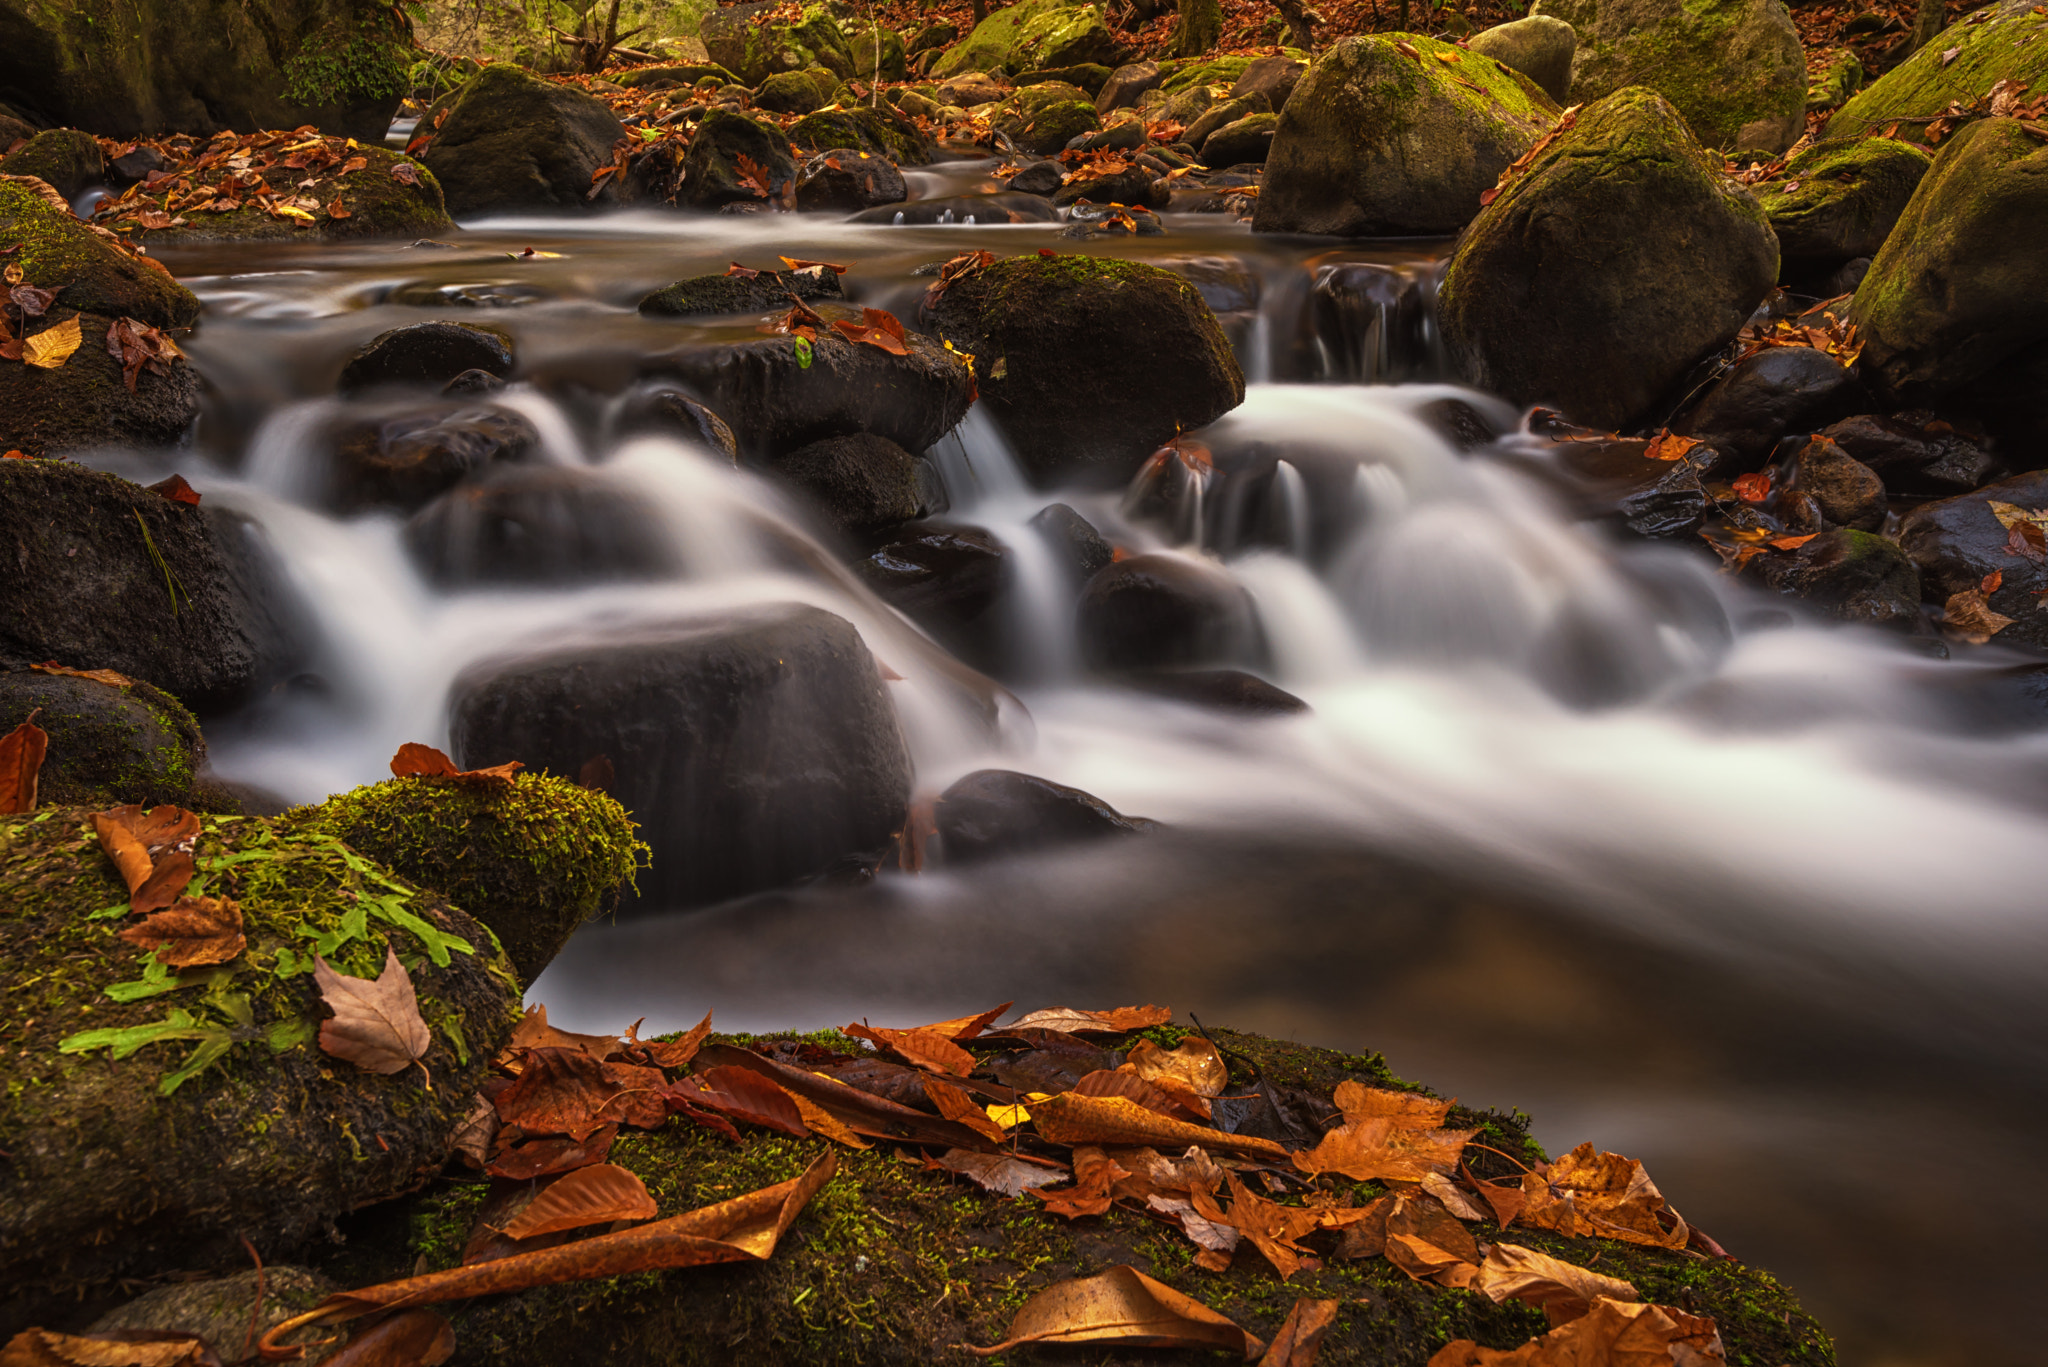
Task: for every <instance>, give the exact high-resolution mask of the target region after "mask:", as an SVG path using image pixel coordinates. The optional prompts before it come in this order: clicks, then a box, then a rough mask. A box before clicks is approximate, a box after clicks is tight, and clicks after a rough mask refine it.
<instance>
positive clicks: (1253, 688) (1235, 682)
mask: <svg viewBox="0 0 2048 1367" xmlns="http://www.w3.org/2000/svg"><path fill="white" fill-rule="evenodd" d="M1117 681H1118V682H1119V683H1122V684H1124V685H1125V686H1126V687H1129V688H1135V689H1138V690H1140V691H1142V692H1146V693H1152V694H1156V695H1157V696H1159V697H1162V698H1171V699H1173V700H1174V701H1175V702H1184V703H1191V704H1193V705H1194V706H1196V707H1207V708H1213V709H1214V710H1216V711H1218V712H1237V713H1242V714H1243V715H1245V716H1251V717H1291V716H1294V715H1295V714H1297V713H1301V712H1306V711H1308V710H1309V705H1308V704H1307V703H1305V702H1303V701H1302V700H1301V699H1300V698H1297V697H1295V696H1294V695H1293V694H1292V693H1289V692H1288V691H1287V690H1286V689H1284V688H1280V687H1278V686H1277V685H1274V684H1270V683H1267V682H1266V681H1265V680H1264V679H1262V678H1260V677H1259V676H1258V675H1256V674H1248V673H1246V672H1245V671H1244V670H1242V669H1138V670H1131V671H1128V672H1126V673H1123V674H1120V675H1118V676H1117Z"/></svg>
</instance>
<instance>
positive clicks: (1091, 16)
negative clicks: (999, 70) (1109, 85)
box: [1003, 4, 1124, 100]
mask: <svg viewBox="0 0 2048 1367" xmlns="http://www.w3.org/2000/svg"><path fill="white" fill-rule="evenodd" d="M1123 55H1124V45H1123V42H1122V41H1121V40H1120V39H1118V37H1117V36H1116V33H1115V32H1114V31H1113V30H1112V29H1111V28H1110V27H1109V25H1108V24H1106V23H1104V22H1103V18H1102V11H1101V8H1100V7H1099V6H1097V5H1095V4H1080V5H1063V6H1059V7H1056V8H1051V9H1047V10H1044V11H1042V12H1040V13H1038V14H1035V15H1033V16H1032V17H1031V18H1029V19H1027V20H1025V21H1024V22H1023V24H1021V25H1020V26H1019V27H1018V29H1017V36H1016V38H1015V39H1014V40H1013V41H1012V42H1011V44H1010V50H1009V52H1008V54H1006V55H1005V57H1004V58H1003V67H1004V69H1005V70H1007V71H1009V72H1011V73H1013V74H1017V75H1021V74H1023V73H1024V72H1027V71H1057V70H1060V69H1062V68H1065V67H1073V66H1102V67H1105V68H1107V67H1111V66H1114V65H1115V64H1116V62H1118V61H1119V60H1120V59H1121V58H1122V57H1123ZM1094 93H1095V92H1094V91H1092V90H1091V91H1090V92H1088V94H1089V98H1090V99H1091V100H1093V98H1094Z"/></svg>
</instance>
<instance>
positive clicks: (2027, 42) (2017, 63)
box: [1828, 0, 2048, 138]
mask: <svg viewBox="0 0 2048 1367" xmlns="http://www.w3.org/2000/svg"><path fill="white" fill-rule="evenodd" d="M2038 8H2039V6H2038V4H2037V3H2036V0H1995V3H1993V4H1990V5H1986V6H1983V7H1982V8H1979V9H1976V10H1974V11H1972V12H1971V13H1970V14H1968V15H1966V16H1965V17H1964V18H1962V19H1959V20H1957V21H1956V22H1955V23H1953V24H1951V25H1949V26H1948V27H1947V28H1946V29H1944V30H1942V32H1941V33H1940V34H1939V35H1938V36H1937V37H1935V39H1934V40H1933V41H1932V42H1930V43H1928V44H1927V45H1926V46H1925V47H1922V48H1921V49H1920V50H1919V51H1917V52H1915V53H1914V54H1913V55H1912V56H1910V57H1908V58H1907V59H1906V60H1905V61H1903V62H1901V63H1899V64H1898V65H1897V66H1895V67H1893V68H1892V69H1891V70H1890V71H1887V72H1886V73H1885V74H1884V75H1882V76H1880V77H1878V78H1877V79H1876V80H1875V81H1873V82H1871V83H1870V84H1869V85H1867V86H1865V87H1864V88H1863V90H1862V91H1861V92H1860V93H1859V94H1857V95H1855V96H1854V97H1853V98H1851V99H1850V100H1849V102H1848V103H1847V104H1844V105H1843V106H1842V107H1841V108H1840V109H1837V110H1836V111H1835V113H1834V117H1832V118H1831V119H1829V120H1828V135H1829V136H1830V137H1834V138H1867V137H1874V136H1876V135H1878V134H1880V133H1883V132H1884V131H1885V130H1886V129H1887V128H1889V127H1890V126H1891V125H1892V124H1893V123H1895V122H1897V121H1898V120H1901V119H1910V120H1915V121H1918V120H1931V119H1933V118H1934V117H1935V116H1936V115H1938V114H1940V113H1941V112H1942V111H1943V110H1945V109H1947V108H1948V107H1949V106H1950V105H1951V104H1959V105H1961V106H1962V107H1963V108H1965V109H1967V108H1969V107H1970V106H1971V105H1973V104H1975V103H1977V102H1978V101H1979V100H1981V99H1983V98H1984V97H1985V96H1987V95H1989V94H1990V93H1991V88H1992V86H1994V85H1996V84H1997V83H1998V82H1999V81H2010V82H2012V83H2013V84H2014V85H2024V86H2028V87H2030V88H2031V90H2032V91H2033V92H2034V93H2037V94H2038V93H2039V92H2040V91H2041V90H2043V89H2044V88H2048V16H2044V15H2041V14H2039V13H2036V10H2037V9H2038ZM1980 15H1982V16H1983V18H1982V19H1981V20H1980V19H1979V17H1978V16H1980ZM1951 52H1953V53H1954V54H1955V55H1954V56H1953V57H1951V56H1949V53H1951ZM1911 126H1913V125H1908V127H1911ZM1905 131H1906V130H1904V129H1902V130H1901V132H1902V133H1903V132H1905Z"/></svg>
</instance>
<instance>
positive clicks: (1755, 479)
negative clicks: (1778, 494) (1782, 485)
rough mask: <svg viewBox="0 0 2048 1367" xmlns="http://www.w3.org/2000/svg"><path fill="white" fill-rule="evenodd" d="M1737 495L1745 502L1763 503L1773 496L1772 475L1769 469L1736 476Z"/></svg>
mask: <svg viewBox="0 0 2048 1367" xmlns="http://www.w3.org/2000/svg"><path fill="white" fill-rule="evenodd" d="M1735 496H1736V497H1737V498H1739V499H1741V500H1742V501H1743V502H1744V503H1762V502H1763V501H1764V500H1765V499H1767V498H1769V497H1770V496H1771V477H1770V474H1769V473H1768V472H1767V471H1758V472H1757V473H1755V474H1752V475H1737V476H1736V477H1735Z"/></svg>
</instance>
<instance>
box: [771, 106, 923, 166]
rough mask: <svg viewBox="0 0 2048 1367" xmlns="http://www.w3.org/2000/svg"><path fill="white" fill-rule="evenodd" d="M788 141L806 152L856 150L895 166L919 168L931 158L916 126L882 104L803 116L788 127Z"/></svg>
mask: <svg viewBox="0 0 2048 1367" xmlns="http://www.w3.org/2000/svg"><path fill="white" fill-rule="evenodd" d="M789 141H790V143H791V144H792V145H794V146H796V147H800V148H802V149H804V150H805V151H807V152H829V151H831V150H832V149H833V148H835V147H857V148H859V149H860V150H861V151H863V152H866V153H867V154H868V155H869V156H871V157H887V158H888V159H889V160H890V161H893V162H895V163H896V164H897V165H898V166H923V165H924V164H925V163H926V162H929V161H930V160H931V159H932V154H931V148H930V146H929V145H928V144H927V143H926V142H925V140H924V135H923V134H921V133H919V132H918V131H917V125H915V124H913V123H911V122H909V121H908V120H907V119H905V118H903V116H902V115H900V114H898V113H897V112H896V111H895V110H894V109H893V108H891V107H890V106H888V105H886V104H885V105H883V106H881V107H880V108H876V107H873V106H870V105H865V104H864V105H861V106H859V107H858V108H845V107H841V108H838V109H821V110H819V111H818V112H817V113H815V114H806V115H805V116H804V117H803V118H801V119H798V120H797V121H796V122H795V123H793V124H791V125H790V126H789Z"/></svg>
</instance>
